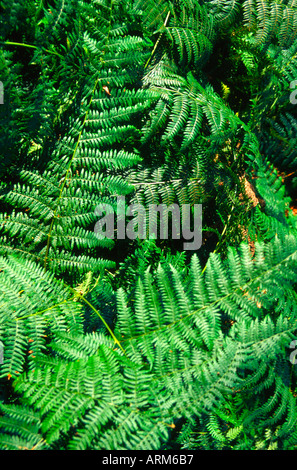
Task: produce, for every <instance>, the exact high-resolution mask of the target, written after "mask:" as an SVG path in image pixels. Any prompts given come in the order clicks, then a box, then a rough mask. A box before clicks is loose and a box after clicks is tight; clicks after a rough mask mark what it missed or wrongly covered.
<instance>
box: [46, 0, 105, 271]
mask: <svg viewBox="0 0 297 470" xmlns="http://www.w3.org/2000/svg"><path fill="white" fill-rule="evenodd" d="M113 3H114V0H111V2H110V18H109V28H108V33H107V36H106V43H105V46H104V49H103V56H104V54H105V51H106V47H107V44H108V42H109V36H110V30H111V18H112V11H113ZM98 82H99V77H97V78H96V81H95V85H94V87H93V90H92V93H91V98H90V100H89V104H88V108H87V110H86V113H85V116H84V120H83V122H82V127H81V130H80V132H79V134H78V139H77V142H76V145H75V148H74V150H73V154H72V157H71V159H70V162H69V165H68V168H67V170H66V174H65V177H64V181H63V184H62V186H61V190H60V194H59V197H58V200H57V205H56V209H55V211H54V214H53V218H52V220H51V224H50V229H49V233H48V236H47V243H46V252H45V257H44V271H46V268H47V261H48V255H49V248H50V238H51V234H52V230H53V227H54V223H55V220H56V218H57V217H56V213H57V210H58V207H59V202H60V200H61V197H62V194H63V191H64V188H65V185H66V182H67V180H68V175H69V172H70V169H71V166H72V163H73V160H74V158H75V155H76V152H77V149H78V146H79V144H80V140H81V136H82V133H83V129H84V127H85V123H86V121H87V118H88V115H89V111H90V107H91V104H92V101H93V97H94V93H95V90H96V88H97V84H98Z"/></svg>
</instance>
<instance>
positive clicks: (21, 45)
mask: <svg viewBox="0 0 297 470" xmlns="http://www.w3.org/2000/svg"><path fill="white" fill-rule="evenodd" d="M3 44H5V45H7V46H19V47H27V48H30V49H42V50H43V51H44V52H47V53H48V54H53V55H57V56H58V57H61V58H63V56H62V55H61V54H59V53H58V52H56V51H49V50H48V49H44V48H40V47H38V46H33V44H25V43H22V42H12V41H5V42H4V43H3Z"/></svg>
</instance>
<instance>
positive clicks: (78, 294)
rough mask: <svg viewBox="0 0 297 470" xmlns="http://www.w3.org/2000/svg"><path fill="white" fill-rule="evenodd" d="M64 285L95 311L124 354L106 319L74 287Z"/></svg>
mask: <svg viewBox="0 0 297 470" xmlns="http://www.w3.org/2000/svg"><path fill="white" fill-rule="evenodd" d="M66 287H67V288H68V289H70V290H71V291H72V292H73V293H74V294H75V296H76V297H77V296H78V297H79V298H80V299H82V300H83V301H84V302H85V303H86V304H87V305H88V306H89V307H90V308H91V309H92V310H93V312H95V313H96V315H98V317H99V318H100V320H101V321H102V323H103V324H104V326H105V327H106V329H107V330H108V332H109V333H110V335H111V336H112V338H113V340H114V342H115V343H116V344H117V345H118V346H119V348H120V349H121V350H122V352H123V353H124V354H125V355H126V352H125V350H124V348H123V347H122V345H121V343H120V341H119V340H118V339H117V337H116V336H115V334H114V333H113V331H112V330H111V328H110V327H109V325H108V324H107V323H106V321H105V320H104V318H103V317H102V315H100V313H99V312H98V310H97V309H96V308H95V307H94V305H92V304H91V302H89V301H88V300H87V299H86V298H85V297H84V296H83V295H82V294H80V293H78V292H77V291H76V290H75V289H73V288H72V287H70V286H68V285H66Z"/></svg>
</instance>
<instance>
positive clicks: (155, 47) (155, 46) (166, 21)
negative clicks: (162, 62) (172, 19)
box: [144, 11, 170, 69]
mask: <svg viewBox="0 0 297 470" xmlns="http://www.w3.org/2000/svg"><path fill="white" fill-rule="evenodd" d="M169 16H170V11H169V12H168V13H167V16H166V18H165V21H164V25H163V28H166V26H167V23H168V20H169ZM162 36H163V32H161V33H160V34H159V37H158V39H157V41H156V44H155V45H154V48H153V50H152V53H151V55H150V57H149V58H148V60H147V62H146V64H145V66H144V68H145V69H146V68H147V66H148V64H149V63H150V61H151V59H152V58H153V56H154V54H155V52H156V49H157V47H158V44H159V42H160V40H161V37H162Z"/></svg>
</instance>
